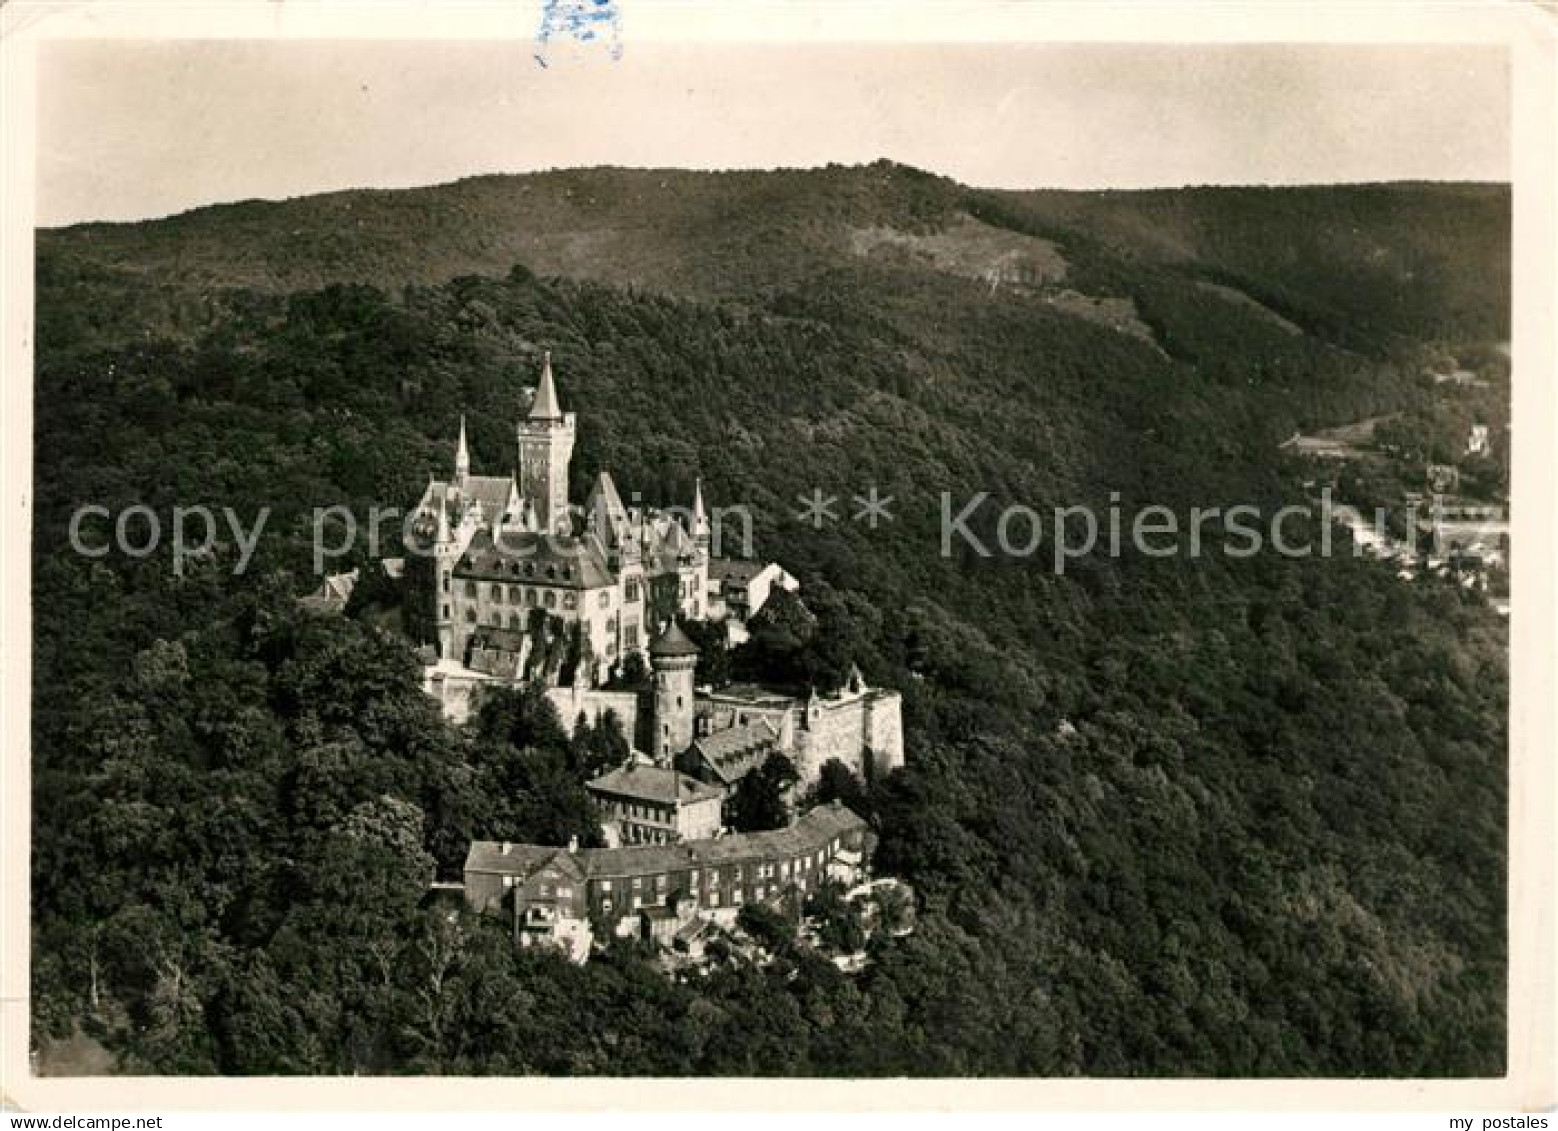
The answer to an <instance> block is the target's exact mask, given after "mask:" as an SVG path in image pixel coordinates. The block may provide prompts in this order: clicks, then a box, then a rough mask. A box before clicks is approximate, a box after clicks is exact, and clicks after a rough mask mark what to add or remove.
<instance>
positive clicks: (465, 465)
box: [454, 413, 471, 487]
mask: <svg viewBox="0 0 1558 1131" xmlns="http://www.w3.org/2000/svg"><path fill="white" fill-rule="evenodd" d="M470 474H471V450H470V448H469V447H467V446H466V443H465V414H464V413H461V414H460V445H459V447H457V448H455V450H454V481H455V482H456V483H457V484H459V485H460V486H461V487H464V486H465V481H466V480H467V479H468V478H470Z"/></svg>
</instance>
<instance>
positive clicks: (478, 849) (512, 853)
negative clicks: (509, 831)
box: [465, 840, 562, 876]
mask: <svg viewBox="0 0 1558 1131" xmlns="http://www.w3.org/2000/svg"><path fill="white" fill-rule="evenodd" d="M503 848H504V846H503V845H502V844H501V843H499V842H498V841H495V840H473V841H471V848H470V851H469V852H467V853H466V854H465V870H466V871H467V872H492V873H494V874H496V875H500V876H529V875H531V874H532V873H533V872H535V871H536V870H537V869H539V868H540V867H541V866H542V865H543V864H545V863H546V862H547V861H548V860H550V859H551V858H552V857H553V856H556V855H557V854H558V853H559V852H561V851H562V849H560V848H557V847H555V846H553V845H548V844H509V845H508V851H507V852H504V851H503Z"/></svg>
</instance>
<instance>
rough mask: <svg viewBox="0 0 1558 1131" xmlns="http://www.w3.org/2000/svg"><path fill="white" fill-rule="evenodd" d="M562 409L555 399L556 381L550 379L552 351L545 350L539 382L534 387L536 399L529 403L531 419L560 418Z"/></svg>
mask: <svg viewBox="0 0 1558 1131" xmlns="http://www.w3.org/2000/svg"><path fill="white" fill-rule="evenodd" d="M562 418H563V410H562V408H561V407H560V406H559V404H558V401H557V383H556V382H555V381H553V380H552V351H551V350H547V351H546V353H545V354H544V355H543V357H542V361H541V384H540V387H538V388H537V389H536V399H535V400H534V401H532V402H531V404H530V419H531V420H561V419H562Z"/></svg>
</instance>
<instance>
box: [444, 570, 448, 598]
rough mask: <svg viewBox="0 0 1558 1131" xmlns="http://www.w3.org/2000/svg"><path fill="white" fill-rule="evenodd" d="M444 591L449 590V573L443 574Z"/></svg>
mask: <svg viewBox="0 0 1558 1131" xmlns="http://www.w3.org/2000/svg"><path fill="white" fill-rule="evenodd" d="M444 592H445V593H447V592H449V575H448V574H447V573H446V574H444Z"/></svg>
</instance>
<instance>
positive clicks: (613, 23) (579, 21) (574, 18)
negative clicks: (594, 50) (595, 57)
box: [535, 0, 622, 67]
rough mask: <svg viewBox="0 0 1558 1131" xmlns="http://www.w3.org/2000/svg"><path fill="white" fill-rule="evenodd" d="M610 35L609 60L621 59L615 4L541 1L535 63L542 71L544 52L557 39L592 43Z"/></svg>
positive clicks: (619, 24) (580, 0)
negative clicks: (537, 48)
mask: <svg viewBox="0 0 1558 1131" xmlns="http://www.w3.org/2000/svg"><path fill="white" fill-rule="evenodd" d="M607 34H609V35H610V43H611V47H610V50H611V57H612V58H613V59H620V58H622V13H621V12H620V11H619V10H618V9H617V0H542V5H541V27H540V30H538V31H537V32H536V42H537V43H538V44H540V47H541V50H540V51H538V52H536V54H535V60H536V62H537V63H539V64H540V65H541V66H543V67H545V66H546V65H547V62H546V49H547V46H548V45H549V44H551V43H552V42H553V41H554V40H557V39H572V40H574V41H575V42H578V43H595V42H597V41H598V40H600V39H602V37H603V36H605V35H607Z"/></svg>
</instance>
